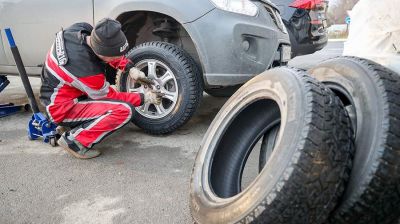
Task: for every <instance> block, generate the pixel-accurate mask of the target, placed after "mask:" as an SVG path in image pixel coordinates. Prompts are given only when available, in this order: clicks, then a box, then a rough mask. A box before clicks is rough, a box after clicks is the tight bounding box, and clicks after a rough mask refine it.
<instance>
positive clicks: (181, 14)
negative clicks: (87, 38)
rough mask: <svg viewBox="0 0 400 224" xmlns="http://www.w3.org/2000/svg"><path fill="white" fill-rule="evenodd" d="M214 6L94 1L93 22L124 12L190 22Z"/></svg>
mask: <svg viewBox="0 0 400 224" xmlns="http://www.w3.org/2000/svg"><path fill="white" fill-rule="evenodd" d="M214 8H215V6H214V5H213V4H212V3H211V2H210V1H199V0H163V1H157V0H117V1H115V0H114V1H113V0H111V1H110V0H94V21H99V20H100V19H102V18H104V17H111V18H117V17H118V16H119V15H121V14H122V13H124V12H130V11H151V12H158V13H162V14H165V15H168V16H171V17H172V18H174V19H175V20H177V21H178V22H180V23H181V24H182V23H188V22H192V21H194V20H196V19H198V18H199V17H201V16H202V15H204V14H206V13H207V12H209V11H211V10H212V9H214Z"/></svg>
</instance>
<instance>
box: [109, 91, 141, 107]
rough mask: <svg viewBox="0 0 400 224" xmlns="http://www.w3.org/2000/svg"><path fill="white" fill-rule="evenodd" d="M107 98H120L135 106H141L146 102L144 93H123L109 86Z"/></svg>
mask: <svg viewBox="0 0 400 224" xmlns="http://www.w3.org/2000/svg"><path fill="white" fill-rule="evenodd" d="M106 98H107V99H114V100H120V101H124V102H128V103H130V104H132V105H133V106H134V107H138V106H141V105H142V104H143V102H144V99H143V94H140V93H121V92H117V91H116V90H115V89H113V88H112V87H109V91H108V94H107V96H106Z"/></svg>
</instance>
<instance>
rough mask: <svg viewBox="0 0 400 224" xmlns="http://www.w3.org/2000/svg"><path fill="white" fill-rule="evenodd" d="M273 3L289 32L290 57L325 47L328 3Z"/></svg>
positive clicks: (306, 0) (284, 0)
mask: <svg viewBox="0 0 400 224" xmlns="http://www.w3.org/2000/svg"><path fill="white" fill-rule="evenodd" d="M273 3H275V4H276V5H277V7H278V8H279V10H280V12H281V16H282V19H283V22H284V23H285V25H286V28H287V30H288V32H289V37H290V42H291V44H292V57H296V56H301V55H306V54H312V53H314V52H316V51H318V50H321V49H322V48H324V47H325V46H326V45H327V43H328V37H327V30H326V29H327V27H328V25H327V19H326V18H327V15H326V13H327V8H328V1H324V0H294V1H293V0H273Z"/></svg>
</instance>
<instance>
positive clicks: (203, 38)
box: [185, 6, 290, 86]
mask: <svg viewBox="0 0 400 224" xmlns="http://www.w3.org/2000/svg"><path fill="white" fill-rule="evenodd" d="M259 8H260V12H259V14H258V15H257V16H255V17H249V16H246V15H237V14H234V13H226V12H225V11H222V10H219V9H215V10H213V11H211V12H210V13H208V14H207V15H205V16H203V17H202V18H200V19H198V20H197V21H195V22H193V23H190V24H187V25H185V28H186V29H187V30H188V33H189V34H191V36H192V38H193V39H195V40H198V41H197V43H195V44H196V45H197V46H196V48H197V49H198V51H199V55H200V60H201V64H202V69H203V71H205V73H204V76H205V80H204V81H205V85H206V86H216V85H221V86H230V85H237V84H241V83H244V82H246V81H247V80H249V79H251V78H252V77H254V76H255V75H257V74H259V73H261V72H263V71H265V70H266V69H268V67H269V66H270V65H271V64H272V62H273V60H274V59H275V53H276V52H277V51H278V48H279V46H280V45H281V44H286V45H290V41H289V39H288V36H287V34H284V33H283V32H282V31H280V30H279V29H278V27H277V26H276V25H275V24H274V22H273V21H272V19H271V17H270V16H269V14H268V13H267V12H266V11H265V10H264V9H263V8H262V6H260V7H259ZM221 17H223V18H224V23H223V24H222V23H215V22H213V21H216V20H218V18H221ZM217 40H219V41H217ZM244 41H248V42H249V43H250V46H249V49H248V50H247V51H246V50H244V49H243V45H242V44H243V42H244Z"/></svg>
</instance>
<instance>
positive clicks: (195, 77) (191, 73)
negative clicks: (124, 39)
mask: <svg viewBox="0 0 400 224" xmlns="http://www.w3.org/2000/svg"><path fill="white" fill-rule="evenodd" d="M127 57H128V58H129V59H130V60H131V61H133V62H139V61H141V60H144V59H157V60H159V61H161V62H163V63H164V64H166V65H167V66H168V67H169V68H170V69H171V70H172V72H173V73H174V74H175V78H176V80H177V84H178V91H179V96H178V100H177V103H176V105H175V108H174V109H173V111H172V112H171V113H170V114H168V115H167V116H166V117H163V118H160V119H150V118H147V117H144V116H142V115H141V114H139V113H135V114H134V115H133V119H132V122H133V123H134V124H136V125H137V126H138V127H140V128H142V129H143V130H145V131H146V132H148V133H150V134H168V133H170V132H173V131H175V130H176V129H178V128H179V127H181V126H182V125H184V124H185V123H186V122H187V121H189V119H190V118H191V117H192V116H193V114H194V112H195V111H196V109H197V108H198V106H199V104H200V101H201V99H202V96H203V81H202V79H201V73H200V71H199V69H198V67H197V65H196V63H195V62H194V60H193V59H192V58H191V57H190V55H188V54H187V53H186V52H185V51H184V50H182V49H181V48H180V47H178V46H176V45H173V44H169V43H165V42H159V41H155V42H148V43H143V44H141V45H139V46H137V47H135V48H133V49H132V50H131V51H130V52H129V53H128V54H127ZM128 69H129V67H128ZM127 78H128V73H127V72H126V73H123V74H122V75H121V77H120V79H119V81H118V82H119V85H118V86H119V90H120V91H122V92H126V82H127Z"/></svg>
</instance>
